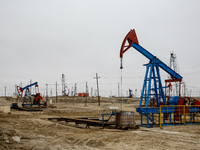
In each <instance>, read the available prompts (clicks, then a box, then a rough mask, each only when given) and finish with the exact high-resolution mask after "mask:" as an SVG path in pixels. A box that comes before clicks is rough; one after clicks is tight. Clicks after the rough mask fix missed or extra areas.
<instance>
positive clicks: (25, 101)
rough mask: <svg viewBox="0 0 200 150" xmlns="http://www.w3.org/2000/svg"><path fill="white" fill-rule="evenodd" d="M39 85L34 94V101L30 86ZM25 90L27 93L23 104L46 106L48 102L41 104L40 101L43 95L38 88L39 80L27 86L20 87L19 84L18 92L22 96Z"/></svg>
mask: <svg viewBox="0 0 200 150" xmlns="http://www.w3.org/2000/svg"><path fill="white" fill-rule="evenodd" d="M34 85H35V87H37V90H35V91H36V95H34V96H35V97H34V100H33V101H32V95H31V92H30V90H29V88H30V87H32V86H34ZM24 90H25V94H24V99H23V102H22V106H23V107H24V106H31V107H32V106H34V105H39V106H40V105H43V106H46V102H45V103H44V104H41V103H40V100H41V99H43V98H42V97H41V96H40V93H39V89H38V82H34V83H32V84H30V85H27V86H25V87H23V88H22V87H19V86H17V91H18V94H19V96H21V97H22V95H23V91H24ZM27 97H28V98H29V100H27Z"/></svg>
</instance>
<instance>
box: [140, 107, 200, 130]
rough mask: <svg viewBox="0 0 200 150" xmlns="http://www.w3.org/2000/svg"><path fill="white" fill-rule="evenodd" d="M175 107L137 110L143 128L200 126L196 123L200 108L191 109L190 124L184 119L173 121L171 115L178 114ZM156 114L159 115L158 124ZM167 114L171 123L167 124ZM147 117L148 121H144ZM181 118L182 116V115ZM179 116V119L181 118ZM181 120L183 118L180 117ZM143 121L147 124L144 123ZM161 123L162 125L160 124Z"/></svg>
mask: <svg viewBox="0 0 200 150" xmlns="http://www.w3.org/2000/svg"><path fill="white" fill-rule="evenodd" d="M178 107H179V106H175V107H167V106H166V107H161V108H136V111H137V112H138V113H139V114H140V121H141V125H140V126H142V127H158V126H160V125H161V126H170V125H188V124H200V122H197V121H195V115H196V113H200V107H195V106H194V107H190V108H189V114H190V122H184V121H183V120H182V119H180V121H178V122H177V121H175V120H174V119H172V117H171V115H172V114H173V113H176V111H177V108H178ZM155 114H156V115H158V116H159V117H158V122H155V118H154V117H155ZM165 114H169V116H170V118H169V123H166V122H165V117H164V115H165ZM144 115H145V116H146V120H143V116H144ZM160 115H162V116H163V117H162V120H160V118H161V117H160ZM180 116H181V115H180ZM180 116H179V117H180ZM180 118H181V117H180ZM143 121H144V122H145V123H143ZM160 122H161V123H160Z"/></svg>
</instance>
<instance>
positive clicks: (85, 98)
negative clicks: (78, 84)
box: [85, 82, 87, 106]
mask: <svg viewBox="0 0 200 150" xmlns="http://www.w3.org/2000/svg"><path fill="white" fill-rule="evenodd" d="M85 106H87V82H86V90H85Z"/></svg>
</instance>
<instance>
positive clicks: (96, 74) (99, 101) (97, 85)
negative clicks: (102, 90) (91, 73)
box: [94, 73, 100, 106]
mask: <svg viewBox="0 0 200 150" xmlns="http://www.w3.org/2000/svg"><path fill="white" fill-rule="evenodd" d="M98 78H100V77H98V74H97V73H96V77H94V79H96V80H97V96H98V103H99V106H100V96H99V83H98Z"/></svg>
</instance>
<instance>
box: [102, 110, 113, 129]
mask: <svg viewBox="0 0 200 150" xmlns="http://www.w3.org/2000/svg"><path fill="white" fill-rule="evenodd" d="M101 115H102V127H104V116H105V115H110V116H112V115H115V112H112V113H111V114H101Z"/></svg>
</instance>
